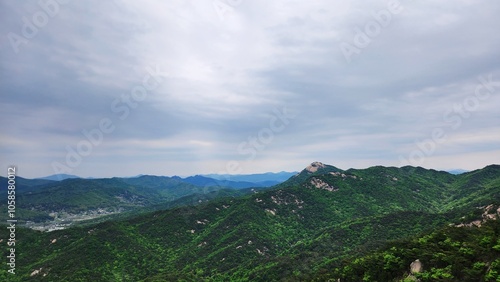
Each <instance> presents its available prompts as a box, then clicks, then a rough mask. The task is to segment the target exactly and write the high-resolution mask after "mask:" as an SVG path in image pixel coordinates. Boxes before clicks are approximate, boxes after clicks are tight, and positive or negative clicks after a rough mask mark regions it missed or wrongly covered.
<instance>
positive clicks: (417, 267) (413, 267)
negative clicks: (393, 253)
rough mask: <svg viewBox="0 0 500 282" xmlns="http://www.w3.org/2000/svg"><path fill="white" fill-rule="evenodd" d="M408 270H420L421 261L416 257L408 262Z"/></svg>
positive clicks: (413, 272) (413, 271) (417, 271)
mask: <svg viewBox="0 0 500 282" xmlns="http://www.w3.org/2000/svg"><path fill="white" fill-rule="evenodd" d="M410 271H411V273H412V274H415V273H420V272H422V263H421V262H420V260H418V259H417V260H415V261H414V262H412V263H411V264H410Z"/></svg>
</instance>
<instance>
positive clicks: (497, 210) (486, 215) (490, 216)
mask: <svg viewBox="0 0 500 282" xmlns="http://www.w3.org/2000/svg"><path fill="white" fill-rule="evenodd" d="M479 209H482V210H483V214H482V215H481V217H482V218H481V219H477V220H474V221H472V222H469V223H461V224H458V225H455V227H464V226H467V227H472V226H476V227H481V225H483V223H485V222H486V221H488V220H497V219H498V218H500V206H499V207H495V206H494V205H489V206H486V207H480V208H479Z"/></svg>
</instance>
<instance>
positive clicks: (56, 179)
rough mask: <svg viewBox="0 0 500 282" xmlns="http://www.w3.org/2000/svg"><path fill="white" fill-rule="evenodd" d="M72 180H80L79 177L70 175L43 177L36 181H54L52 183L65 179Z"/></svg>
mask: <svg viewBox="0 0 500 282" xmlns="http://www.w3.org/2000/svg"><path fill="white" fill-rule="evenodd" d="M72 178H80V177H79V176H76V175H72V174H53V175H49V176H45V177H39V178H36V179H44V180H54V181H61V180H65V179H72Z"/></svg>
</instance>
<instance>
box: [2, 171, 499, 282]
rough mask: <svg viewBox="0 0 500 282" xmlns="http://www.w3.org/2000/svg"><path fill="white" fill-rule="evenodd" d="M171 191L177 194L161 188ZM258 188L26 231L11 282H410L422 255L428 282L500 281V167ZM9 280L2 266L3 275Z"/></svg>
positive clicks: (356, 174)
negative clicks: (59, 227)
mask: <svg viewBox="0 0 500 282" xmlns="http://www.w3.org/2000/svg"><path fill="white" fill-rule="evenodd" d="M66 181H74V180H66ZM101 181H103V182H106V183H107V182H108V181H110V183H107V185H108V186H107V187H108V188H106V189H109V188H110V187H111V189H113V188H112V187H113V186H114V185H112V184H113V183H117V182H116V181H120V182H122V183H123V180H122V179H108V180H101ZM61 183H62V182H61ZM139 183H144V186H139ZM176 183H177V184H176ZM181 183H182V181H181V180H180V179H171V178H165V179H164V178H158V177H147V178H144V179H138V180H137V182H134V183H131V182H129V183H127V184H128V185H131V186H130V187H129V190H128V191H129V193H132V192H133V193H135V194H134V195H140V194H141V193H146V192H154V191H156V190H157V189H160V190H161V191H163V192H166V191H176V188H175V187H176V185H181ZM97 184H99V183H95V185H97ZM103 184H104V183H100V185H103ZM166 184H169V185H170V184H171V185H173V188H172V189H170V188H169V189H162V188H161V187H164V185H166ZM183 184H184V185H187V184H186V183H183ZM74 185H76V184H74ZM155 187H156V188H155ZM82 189H83V186H82ZM77 190H78V189H77ZM91 191H92V189H91ZM221 191H231V190H221ZM250 192H251V193H249V194H245V195H242V196H239V197H234V196H235V195H234V194H232V193H230V192H229V194H228V195H229V197H222V198H221V197H210V198H208V197H207V198H198V197H193V196H186V197H187V198H185V199H186V200H187V201H188V202H192V201H193V200H194V201H196V202H198V203H199V204H197V205H187V206H186V205H185V206H182V207H174V208H171V209H167V210H157V211H154V212H151V213H145V214H140V215H137V216H135V217H131V218H126V219H120V220H113V221H107V222H103V223H100V224H96V225H92V226H85V227H79V228H69V229H67V230H60V231H54V232H50V233H39V232H35V231H32V230H24V229H23V230H22V231H21V232H22V236H19V238H18V243H19V245H20V246H23V250H29V252H28V251H22V250H20V252H19V253H18V254H17V257H16V262H17V265H18V269H16V270H17V272H18V273H19V274H18V275H16V276H15V277H14V276H12V277H11V276H9V278H12V279H14V280H13V281H25V280H29V279H35V280H47V281H91V280H96V279H97V278H98V279H100V280H102V281H151V282H152V281H339V280H338V279H341V280H340V281H403V280H404V279H406V278H408V276H409V273H410V270H409V264H410V263H411V262H413V261H414V260H416V259H420V260H421V261H422V264H423V266H424V268H423V269H424V270H423V272H422V273H421V274H415V275H416V276H417V278H418V279H420V280H421V281H497V279H498V277H499V275H498V273H500V272H498V271H500V259H498V258H499V253H498V252H499V250H500V246H499V245H498V243H499V242H500V228H499V224H498V220H499V219H498V218H499V217H500V206H499V203H500V166H499V165H491V166H487V167H485V168H483V169H480V170H475V171H471V172H467V173H464V174H460V175H453V174H450V173H448V172H443V171H436V170H429V169H424V168H421V167H411V166H406V167H402V168H396V167H382V166H376V167H370V168H367V169H349V170H341V169H338V168H336V167H334V166H330V165H326V164H323V163H320V162H315V163H312V164H311V165H309V166H307V167H306V168H305V169H304V170H303V171H301V172H300V173H299V174H297V175H296V176H294V177H292V178H290V179H289V180H287V181H285V182H283V183H282V184H280V185H278V186H275V187H273V188H271V189H266V190H261V191H256V190H253V191H252V190H250ZM155 193H159V191H158V192H155ZM210 193H213V192H210ZM210 193H209V194H210ZM224 193H226V192H224ZM65 197H69V198H68V199H71V195H68V196H65ZM180 199H183V198H180ZM180 199H178V200H180ZM176 201H177V200H176ZM495 220H497V221H495ZM459 226H460V227H459ZM478 226H484V229H482V228H483V227H478ZM443 228H444V229H443ZM447 228H448V229H447ZM439 230H444V231H443V232H441V231H439ZM6 236H8V230H7V229H6V228H0V237H1V238H6ZM389 242H396V243H394V244H393V243H390V244H389V245H387V244H388V243H389ZM386 246H388V247H386ZM35 270H39V271H38V272H36V273H35V274H34V275H33V277H30V275H31V274H32V273H33V272H34V271H35ZM6 277H7V273H6V270H5V269H0V279H1V278H6ZM410 278H411V277H410ZM410 278H408V279H410ZM405 281H415V280H413V278H411V280H405Z"/></svg>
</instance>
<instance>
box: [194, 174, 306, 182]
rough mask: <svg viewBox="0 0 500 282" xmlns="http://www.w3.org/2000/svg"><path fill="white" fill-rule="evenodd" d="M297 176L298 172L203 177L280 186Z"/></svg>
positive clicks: (207, 175) (208, 175) (206, 175)
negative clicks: (279, 184)
mask: <svg viewBox="0 0 500 282" xmlns="http://www.w3.org/2000/svg"><path fill="white" fill-rule="evenodd" d="M295 174H297V172H285V171H282V172H267V173H257V174H205V175H203V176H205V177H209V178H213V179H218V180H228V181H243V182H252V183H274V184H273V185H275V184H278V183H281V182H283V181H286V180H288V179H289V178H290V177H292V176H294V175H295Z"/></svg>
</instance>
